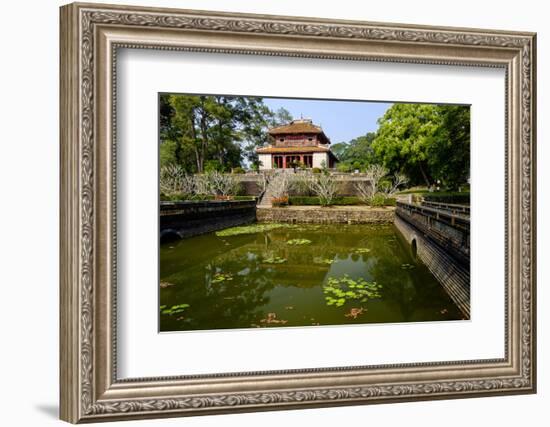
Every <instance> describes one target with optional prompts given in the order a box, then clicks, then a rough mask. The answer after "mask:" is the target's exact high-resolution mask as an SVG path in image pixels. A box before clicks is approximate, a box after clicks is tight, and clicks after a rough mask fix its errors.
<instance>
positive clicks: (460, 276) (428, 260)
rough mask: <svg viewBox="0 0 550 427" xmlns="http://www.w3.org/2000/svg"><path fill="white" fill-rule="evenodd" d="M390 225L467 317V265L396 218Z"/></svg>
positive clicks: (468, 303) (468, 276)
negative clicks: (394, 227)
mask: <svg viewBox="0 0 550 427" xmlns="http://www.w3.org/2000/svg"><path fill="white" fill-rule="evenodd" d="M394 224H395V226H396V228H397V229H398V230H399V231H400V232H401V234H402V235H403V237H404V238H405V240H406V241H407V242H408V243H409V244H410V245H411V250H412V251H413V255H415V256H417V257H418V258H420V260H421V261H422V262H423V263H424V264H425V265H426V266H427V267H428V269H429V270H430V271H431V272H432V274H433V275H434V276H435V277H436V279H437V280H438V281H439V283H441V285H442V286H443V288H444V289H445V290H446V291H447V293H448V294H449V296H450V297H451V299H452V300H453V301H454V303H455V304H456V305H457V306H458V308H460V311H462V313H463V314H464V316H465V317H466V318H467V319H469V318H470V266H469V264H468V265H465V264H463V263H461V262H459V261H458V260H457V259H455V258H454V257H453V256H452V255H451V254H449V252H447V251H445V250H444V249H443V248H441V246H439V245H438V244H437V243H435V242H434V241H432V240H431V239H430V238H429V237H427V236H426V235H424V234H423V233H422V232H421V231H420V230H418V229H417V228H415V227H414V226H412V225H410V224H409V223H408V222H406V221H405V220H404V219H402V218H400V217H399V216H396V217H395V221H394Z"/></svg>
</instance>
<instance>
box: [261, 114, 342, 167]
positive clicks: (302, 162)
mask: <svg viewBox="0 0 550 427" xmlns="http://www.w3.org/2000/svg"><path fill="white" fill-rule="evenodd" d="M269 136H270V141H271V143H270V144H269V145H267V146H266V147H261V148H257V149H256V152H257V153H258V157H259V160H260V169H262V170H265V169H274V168H278V169H286V168H292V167H296V166H305V167H308V168H312V167H317V168H321V167H323V166H325V167H328V168H333V167H334V166H335V164H336V163H337V162H338V159H337V158H336V156H335V155H334V153H333V152H332V151H331V150H330V148H329V145H330V140H329V139H328V137H327V136H326V135H325V133H324V132H323V129H321V127H320V126H317V125H314V124H313V123H312V121H311V120H310V119H299V120H292V121H291V122H290V123H289V124H286V125H283V126H278V127H274V128H271V129H270V130H269Z"/></svg>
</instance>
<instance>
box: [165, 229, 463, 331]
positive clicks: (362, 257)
mask: <svg viewBox="0 0 550 427" xmlns="http://www.w3.org/2000/svg"><path fill="white" fill-rule="evenodd" d="M462 318H463V316H462V314H461V312H460V311H459V309H458V308H457V307H456V306H455V304H454V303H453V302H452V300H451V299H450V298H449V296H448V295H447V293H446V292H445V290H444V289H443V287H442V286H441V285H440V284H439V282H438V281H437V280H436V278H435V277H434V276H433V275H432V274H431V273H430V271H429V270H428V268H427V267H426V266H425V265H424V264H422V263H421V262H420V261H419V260H417V259H414V258H413V256H412V253H411V250H410V247H409V245H408V244H407V243H406V242H405V241H404V239H403V238H402V236H401V234H400V233H399V231H398V230H397V229H396V228H395V227H394V226H393V225H391V224H388V225H341V224H338V225H302V224H298V225H290V224H254V225H252V226H250V227H244V228H243V227H237V228H234V229H227V230H222V231H221V232H218V233H209V234H204V235H201V236H196V237H192V238H189V239H184V240H180V241H178V242H173V243H169V244H164V245H161V248H160V331H161V332H167V331H189V330H205V329H228V328H262V327H287V326H317V325H342V324H357V323H388V322H420V321H441V320H459V319H462Z"/></svg>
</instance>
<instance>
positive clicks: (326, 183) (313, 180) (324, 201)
mask: <svg viewBox="0 0 550 427" xmlns="http://www.w3.org/2000/svg"><path fill="white" fill-rule="evenodd" d="M309 187H310V189H311V191H312V192H313V193H314V194H315V195H316V196H317V197H319V201H320V203H321V205H322V206H330V205H332V202H333V200H334V197H336V193H337V192H338V183H337V182H336V180H335V179H334V177H333V176H332V175H331V174H330V173H321V174H316V175H315V176H314V175H313V174H311V176H310V177H309Z"/></svg>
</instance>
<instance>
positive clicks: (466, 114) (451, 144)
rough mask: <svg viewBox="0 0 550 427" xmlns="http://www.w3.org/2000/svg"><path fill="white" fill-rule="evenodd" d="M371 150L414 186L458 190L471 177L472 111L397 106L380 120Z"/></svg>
mask: <svg viewBox="0 0 550 427" xmlns="http://www.w3.org/2000/svg"><path fill="white" fill-rule="evenodd" d="M378 123H379V128H378V131H377V134H376V138H375V139H374V140H373V142H372V149H373V151H374V155H375V156H376V158H377V159H378V160H379V161H381V162H382V163H383V164H384V166H385V167H387V168H388V169H390V171H392V172H401V171H402V172H404V173H405V174H406V175H407V176H408V177H409V178H410V179H411V183H413V184H417V183H420V182H423V183H425V184H426V185H427V186H431V185H433V184H434V183H435V182H436V181H438V180H439V181H440V182H441V183H442V185H443V186H445V187H448V188H456V187H457V186H458V185H460V184H461V183H464V182H465V181H466V180H467V179H468V176H469V168H470V164H469V158H470V109H469V107H467V106H456V105H431V104H394V105H393V106H392V107H390V108H389V109H388V110H387V111H386V113H385V114H384V116H383V117H382V118H380V119H379V121H378Z"/></svg>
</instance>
